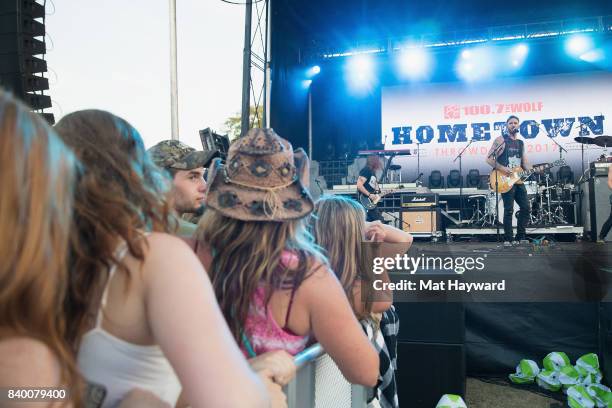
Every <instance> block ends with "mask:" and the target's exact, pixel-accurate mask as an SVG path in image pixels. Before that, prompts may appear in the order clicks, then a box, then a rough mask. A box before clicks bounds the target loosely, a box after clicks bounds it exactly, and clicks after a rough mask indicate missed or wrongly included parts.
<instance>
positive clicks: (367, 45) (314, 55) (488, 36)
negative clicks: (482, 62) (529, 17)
mask: <svg viewBox="0 0 612 408" xmlns="http://www.w3.org/2000/svg"><path fill="white" fill-rule="evenodd" d="M575 33H612V15H608V16H597V17H587V18H580V19H566V20H556V21H544V22H538V23H528V24H516V25H507V26H498V27H488V28H484V29H479V30H462V31H450V32H443V33H437V34H423V35H420V36H410V37H401V38H397V37H392V38H387V39H384V40H373V41H368V42H356V43H353V44H352V45H351V46H349V47H348V48H338V47H334V46H328V45H324V44H323V45H319V46H315V47H310V48H308V49H306V50H304V53H303V55H304V56H305V57H306V58H307V59H308V58H310V59H312V60H316V59H320V58H324V59H328V58H338V57H347V56H351V55H357V54H380V53H386V52H401V51H403V50H405V49H407V48H410V47H415V46H418V47H424V48H439V47H457V46H465V45H470V44H478V43H485V42H494V43H495V42H499V43H503V42H506V41H508V42H509V41H518V40H529V39H539V38H551V37H561V36H567V35H571V34H575ZM406 44H411V45H410V46H406Z"/></svg>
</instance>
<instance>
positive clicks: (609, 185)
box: [608, 165, 612, 190]
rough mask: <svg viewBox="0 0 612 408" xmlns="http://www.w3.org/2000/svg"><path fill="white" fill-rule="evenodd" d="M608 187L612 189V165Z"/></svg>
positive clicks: (609, 170) (609, 168) (609, 171)
mask: <svg viewBox="0 0 612 408" xmlns="http://www.w3.org/2000/svg"><path fill="white" fill-rule="evenodd" d="M608 188H609V189H611V190H612V165H610V166H609V167H608Z"/></svg>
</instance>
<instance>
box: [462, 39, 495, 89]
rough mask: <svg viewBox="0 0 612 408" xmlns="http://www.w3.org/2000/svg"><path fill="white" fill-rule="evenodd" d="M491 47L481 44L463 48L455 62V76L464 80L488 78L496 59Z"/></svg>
mask: <svg viewBox="0 0 612 408" xmlns="http://www.w3.org/2000/svg"><path fill="white" fill-rule="evenodd" d="M493 54H494V53H493V50H492V49H491V47H488V46H482V47H478V48H472V49H470V50H463V51H462V52H461V53H460V58H459V59H458V60H457V62H456V64H455V71H456V73H457V76H458V77H459V78H461V79H463V80H465V81H477V80H482V79H487V78H490V77H491V76H492V74H493V71H494V64H495V61H496V58H495V56H494V55H493Z"/></svg>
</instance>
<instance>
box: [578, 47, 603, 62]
mask: <svg viewBox="0 0 612 408" xmlns="http://www.w3.org/2000/svg"><path fill="white" fill-rule="evenodd" d="M605 58H606V55H605V53H604V51H603V50H602V49H599V48H598V49H596V50H590V51H587V52H585V53H583V54H581V55H580V59H581V60H583V61H585V62H591V63H594V62H601V61H603V60H604V59H605Z"/></svg>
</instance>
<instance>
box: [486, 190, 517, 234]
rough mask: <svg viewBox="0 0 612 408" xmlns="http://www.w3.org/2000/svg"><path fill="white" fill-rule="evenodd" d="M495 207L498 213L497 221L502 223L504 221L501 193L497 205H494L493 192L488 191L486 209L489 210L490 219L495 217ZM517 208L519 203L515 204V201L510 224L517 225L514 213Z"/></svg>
mask: <svg viewBox="0 0 612 408" xmlns="http://www.w3.org/2000/svg"><path fill="white" fill-rule="evenodd" d="M495 207H497V211H498V214H499V218H498V219H499V223H500V224H503V223H504V200H503V199H502V196H501V194H499V202H498V203H497V205H495V192H493V191H491V192H489V196H488V197H487V211H489V214H491V217H492V219H495ZM518 210H519V205H518V204H517V202H516V201H515V202H514V212H513V216H512V226H513V227H516V225H517V220H516V213H517V212H518Z"/></svg>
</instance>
